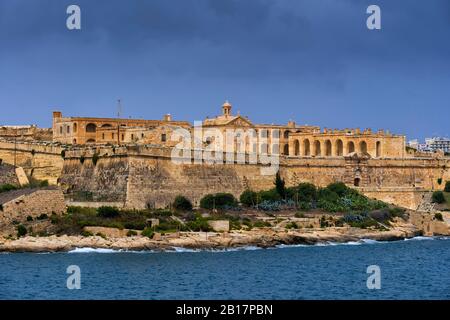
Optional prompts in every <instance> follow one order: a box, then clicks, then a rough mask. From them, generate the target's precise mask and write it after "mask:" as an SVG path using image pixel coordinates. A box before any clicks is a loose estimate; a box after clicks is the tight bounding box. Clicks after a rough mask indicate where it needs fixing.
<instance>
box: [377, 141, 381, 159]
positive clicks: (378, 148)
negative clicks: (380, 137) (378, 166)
mask: <svg viewBox="0 0 450 320" xmlns="http://www.w3.org/2000/svg"><path fill="white" fill-rule="evenodd" d="M378 157H381V142H380V141H377V158H378Z"/></svg>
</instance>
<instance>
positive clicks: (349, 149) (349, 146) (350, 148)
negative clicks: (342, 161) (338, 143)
mask: <svg viewBox="0 0 450 320" xmlns="http://www.w3.org/2000/svg"><path fill="white" fill-rule="evenodd" d="M352 152H355V143H354V142H353V141H349V142H347V154H349V153H352Z"/></svg>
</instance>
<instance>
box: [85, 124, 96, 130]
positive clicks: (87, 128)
mask: <svg viewBox="0 0 450 320" xmlns="http://www.w3.org/2000/svg"><path fill="white" fill-rule="evenodd" d="M96 131H97V126H96V125H95V124H94V123H88V124H87V125H86V132H96Z"/></svg>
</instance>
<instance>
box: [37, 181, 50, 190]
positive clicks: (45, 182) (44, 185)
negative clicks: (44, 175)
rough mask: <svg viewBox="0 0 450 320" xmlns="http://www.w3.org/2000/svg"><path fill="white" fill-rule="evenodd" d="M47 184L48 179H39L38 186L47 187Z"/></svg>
mask: <svg viewBox="0 0 450 320" xmlns="http://www.w3.org/2000/svg"><path fill="white" fill-rule="evenodd" d="M48 185H49V183H48V180H42V181H39V187H41V188H44V187H48Z"/></svg>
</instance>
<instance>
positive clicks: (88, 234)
mask: <svg viewBox="0 0 450 320" xmlns="http://www.w3.org/2000/svg"><path fill="white" fill-rule="evenodd" d="M81 235H82V236H83V237H92V236H94V234H93V233H92V232H89V231H85V230H83V231H82V232H81Z"/></svg>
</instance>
